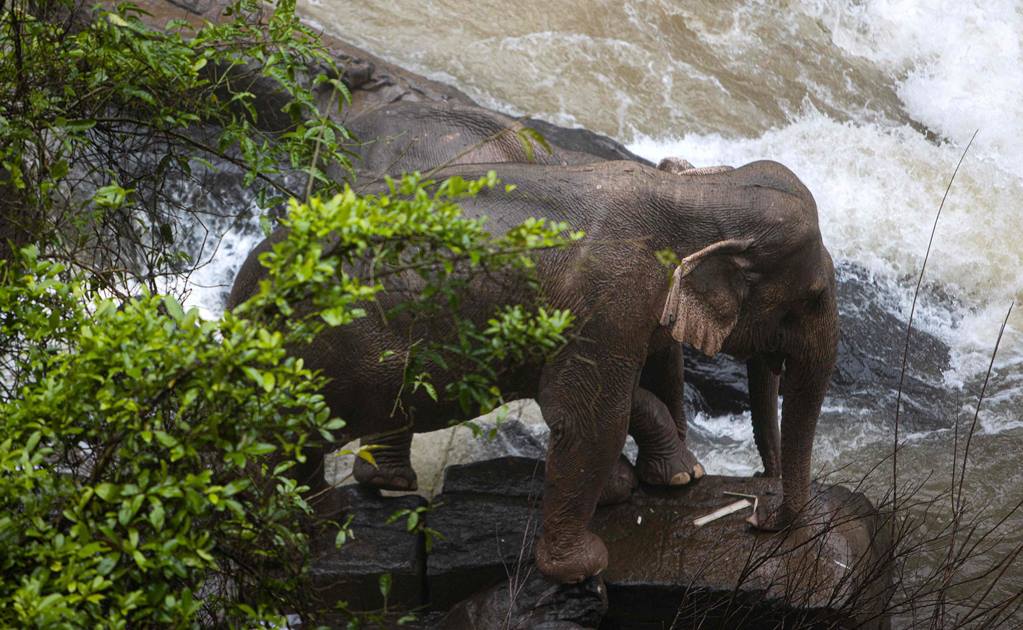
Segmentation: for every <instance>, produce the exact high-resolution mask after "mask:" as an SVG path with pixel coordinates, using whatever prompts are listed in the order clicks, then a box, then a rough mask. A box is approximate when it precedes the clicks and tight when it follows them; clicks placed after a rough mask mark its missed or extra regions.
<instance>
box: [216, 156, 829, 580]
mask: <svg viewBox="0 0 1023 630" xmlns="http://www.w3.org/2000/svg"><path fill="white" fill-rule="evenodd" d="M488 169H489V167H487V166H485V165H483V166H473V165H470V166H460V167H455V168H449V169H445V170H444V171H443V173H442V174H441V175H442V176H445V177H446V176H451V175H459V176H462V177H465V178H467V179H469V178H476V177H478V176H481V175H483V174H485V172H486V171H487V170H488ZM500 177H501V178H502V180H503V182H505V183H507V184H513V185H514V186H515V189H514V190H513V191H512V192H510V193H506V192H504V191H498V190H496V189H495V190H494V191H489V192H484V193H481V194H480V195H479V196H478V197H476V198H475V199H472V200H469V201H466V202H465V203H464V204H463V207H464V211H465V213H466V215H468V216H484V215H489V216H490V217H491V218H490V221H489V223H488V225H490V228H491V230H493V231H496V232H500V231H501V230H505V229H508V228H510V227H512V226H514V225H517V224H519V223H521V222H522V221H524V220H525V219H527V218H529V217H534V216H543V217H549V218H550V219H553V220H557V221H566V222H568V223H569V224H570V225H571V226H572V227H573V228H577V229H581V230H584V231H585V233H586V237H585V238H584V239H583V240H582V241H580V242H579V243H576V244H574V245H573V246H571V247H568V248H565V249H557V250H547V251H543V252H541V253H538V254H537V257H536V278H537V279H538V282H539V284H540V289H541V290H542V291H543V294H544V296H545V298H546V300H547V301H548V302H549V304H550V306H551V307H552V308H569V309H571V310H572V312H573V313H574V314H575V316H576V318H577V319H576V321H577V322H578V325H577V329H576V330H574V331H573V336H572V338H571V339H570V341H569V342H568V344H567V345H566V346H565V347H564V348H563V349H562V350H561V351H559V352H558V353H557V355H556V356H555V357H553V359H551V360H550V361H549V362H548V363H547V364H545V365H542V366H526V367H525V368H523V369H521V370H518V371H515V372H514V373H510V374H509V375H508V376H507V378H506V379H505V382H502V383H500V385H501V387H502V390H503V391H505V392H506V393H509V394H512V393H514V394H517V395H518V396H521V397H531V398H534V399H536V400H537V402H538V403H539V405H540V408H541V411H542V413H543V417H544V419H545V421H546V422H547V424H548V425H549V427H550V429H551V441H550V446H549V453H548V458H547V464H546V466H547V470H546V478H545V487H544V496H543V536H542V538H541V539H540V541H539V542H538V544H537V548H536V560H537V564H538V566H539V568H540V570H541V571H543V573H544V574H546V575H548V576H550V577H552V578H554V579H556V580H559V581H563V582H574V581H578V580H581V579H583V578H585V577H587V576H589V575H593V574H596V573H598V572H600V571H601V570H602V569H604V568H605V567H606V565H607V549H606V547H605V546H604V544H603V542H602V541H601V540H600V539H599V538H598V537H596V536H595V535H594V534H592V533H591V532H589V531H588V529H587V523H588V521H589V519H590V517H591V516H592V515H593V511H594V509H595V507H596V503H597V500H598V497H599V495H600V494H601V491H602V489H603V486H604V485H605V483H606V480H607V479H608V477H609V475H610V473H611V470H612V468H613V467H614V465H615V463H616V461H617V460H618V457H619V454H620V453H621V449H622V445H623V443H624V440H625V435H626V431H627V429H628V424H629V422H630V414H631V413H632V411H633V409H634V406H635V405H634V403H635V401H636V400H640V401H641V404H642V398H643V396H644V395H643V394H637V392H638V391H639V390H637V385H639V384H640V383H641V382H642V379H643V371H644V366H645V365H646V364H647V363H648V361H650V360H651V359H657V358H659V357H663V356H665V354H664V353H665V352H666V351H668V356H670V349H671V348H673V347H677V346H678V344H679V343H680V342H687V343H689V344H690V345H691V346H693V347H694V348H696V349H698V350H700V351H701V352H703V353H704V354H707V355H714V354H716V353H717V352H719V351H724V352H727V353H730V354H732V355H734V356H737V357H742V358H752V360H753V361H754V365H759V366H761V367H763V368H765V369H770V370H772V371H774V372H775V373H777V372H779V371H782V370H784V372H785V383H784V384H785V388H784V389H785V398H784V405H783V409H782V424H781V451H782V453H781V454H782V457H781V469H782V473H783V489H784V497H783V501H782V505H781V507H780V508H779V510H778V511H777V512H776V513H775V514H773V515H772V520H771V521H770V522H769V523H768V524H767V526H768V527H770V528H780V527H783V526H786V525H788V524H791V523H793V522H795V521H796V519H797V516H798V515H799V513H800V511H801V509H802V508H803V507H804V505H805V504H806V502H807V501H808V499H809V496H810V494H809V489H810V455H811V449H812V446H813V437H814V430H815V428H816V423H817V418H818V415H819V413H820V407H821V402H822V400H823V398H824V394H825V391H826V389H827V385H828V381H829V377H830V374H831V371H832V369H833V367H834V362H835V353H836V343H837V335H838V326H837V311H836V305H835V277H834V269H833V266H832V261H831V257H830V255H829V254H828V251H827V249H825V247H824V244H823V242H822V241H821V235H820V231H819V229H818V225H817V210H816V205H815V203H814V200H813V198H812V196H811V195H810V193H809V191H807V189H806V188H805V187H804V186H803V184H802V183H801V182H800V181H799V180H798V179H797V178H796V177H795V175H793V174H792V173H791V172H790V171H789V170H788V169H786V168H785V167H784V166H782V165H780V164H777V163H774V162H755V163H752V164H748V165H746V166H743V167H741V168H737V169H734V170H731V171H727V172H721V173H716V174H712V175H704V176H700V177H679V176H677V175H674V174H672V173H668V172H665V171H661V170H658V169H655V168H651V167H646V166H643V165H639V164H635V163H631V162H602V163H596V164H587V165H581V166H569V167H559V166H542V165H523V164H505V165H502V166H501V168H500ZM279 238H281V234H280V233H277V234H274V235H271V236H270V238H269V239H267V241H264V243H262V244H260V245H259V246H258V247H257V248H256V250H255V251H254V252H253V253H251V254H250V255H249V257H248V259H247V260H246V262H245V263H244V265H243V267H242V269H241V271H240V273H239V275H238V278H237V280H236V281H235V285H234V287H233V289H232V292H231V297H230V304H232V305H233V304H238V303H239V302H240V301H242V300H244V299H245V298H247V297H248V296H249V295H251V294H252V293H253V292H254V291H255V289H256V286H257V284H258V282H259V280H260V278H261V277H262V275H263V273H264V270H263V268H262V267H261V266H260V265H259V263H258V260H257V257H258V255H259V254H260V253H261V252H263V251H266V250H267V249H268V248H269V247H270V246H271V245H272V243H273V242H274V241H275V240H277V239H279ZM663 250H670V251H673V252H675V254H676V255H677V256H678V257H679V259H680V260H681V264H680V265H679V266H678V268H677V269H676V270H675V272H674V275H673V276H672V277H670V278H669V274H668V273H666V270H665V268H664V267H663V265H662V264H661V263H660V262H659V260H658V256H657V252H661V251H663ZM501 284H502V285H504V290H502V291H487V290H481V291H473V292H471V294H470V295H467V299H466V302H465V304H464V309H465V310H466V313H465V315H466V316H470V317H475V318H477V319H482V318H485V317H488V316H490V314H492V313H493V311H494V309H495V308H497V307H498V306H499V305H500V304H506V303H521V302H524V301H527V302H528V297H529V296H531V295H532V293H531V291H530V290H527V289H526V287H516V286H514V283H501ZM488 287H489V285H488ZM397 299H398V298H397V297H393V296H392V295H389V294H387V293H386V292H385V293H384V294H382V295H381V296H380V300H381V301H382V302H383V304H382V306H383V307H384V308H385V309H387V308H389V307H390V306H393V304H394V303H395V302H396V301H397ZM370 312H371V313H375V312H376V311H375V310H371V311H370ZM417 327H418V328H417ZM410 333H411V334H410ZM430 334H431V331H430V330H428V329H424V328H423V326H422V324H417V323H416V322H414V321H409V318H407V317H406V318H403V317H402V316H398V317H394V318H391V319H390V320H388V321H384V320H383V319H382V318H380V317H378V316H376V315H368V316H367V317H364V318H362V319H360V320H357V321H356V322H355V323H353V324H351V325H348V326H343V327H339V328H334V329H330V330H327V331H325V332H323V333H322V334H321V336H320V337H319V338H317V339H316V340H315V341H314V342H313V344H312V345H310V346H309V347H306V348H300V349H297V350H296V352H297V353H298V354H300V355H301V356H302V357H303V358H304V360H305V362H306V364H307V365H308V366H309V367H310V368H312V369H318V370H322V371H323V372H324V373H325V374H327V375H328V376H330V377H332V378H333V380H332V381H331V382H330V383H329V385H328V386H327V388H326V389H325V391H324V397H325V399H326V401H327V403H328V405H329V406H330V408H331V411H332V412H333V413H334V414H335V415H337V416H340V417H341V418H344V419H345V420H346V421H347V422H348V425H347V426H346V427H345V429H343V430H342V431H341V432H340V434H339V435H338V436H337V437H338V439H340V440H349V439H354V438H356V437H360V436H365V435H371V434H378V435H379V434H382V433H386V432H394V434H395V435H407V433H406V432H405V429H406V428H407V427H411V428H412V430H414V431H431V430H435V429H439V428H443V427H445V426H446V425H447V424H448V421H449V420H450V419H451V418H454V417H458V415H459V413H458V407H457V404H456V403H453V402H446V401H444V400H441V401H434V400H433V399H432V398H430V397H429V396H428V395H427V394H426V393H425V392H423V391H422V390H420V391H418V392H410V391H409V390H408V389H407V388H406V389H403V388H402V387H401V385H402V382H403V373H404V363H403V359H402V357H404V356H406V353H407V351H408V350H409V346H410V344H411V343H415V340H416V339H419V338H423V337H424V336H428V335H430ZM385 352H389V353H390V354H387V355H385V354H384V353H385ZM384 356H386V357H387V358H385V359H383V360H381V357H384ZM458 377H459V375H458V374H457V373H449V374H444V375H443V376H440V377H438V378H436V379H435V386H436V387H437V389H438V390H441V389H443V388H444V386H445V385H446V384H447V382H450V381H453V380H454V379H457V378H458ZM764 382H765V383H766V382H770V380H769V379H765V381H764ZM774 382H775V383H776V382H777V381H774ZM677 387H681V383H680V382H679V383H678V385H677ZM396 399H397V400H398V401H400V403H401V404H399V405H395V401H396ZM662 404H663V403H662ZM395 410H396V412H393V413H392V411H395ZM320 482H321V483H322V480H321V481H320Z"/></svg>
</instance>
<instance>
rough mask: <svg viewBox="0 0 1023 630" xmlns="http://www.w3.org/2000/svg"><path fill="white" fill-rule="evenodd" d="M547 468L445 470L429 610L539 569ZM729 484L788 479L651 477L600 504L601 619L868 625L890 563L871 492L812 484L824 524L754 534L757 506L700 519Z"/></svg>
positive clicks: (769, 496) (596, 524) (722, 498)
mask: <svg viewBox="0 0 1023 630" xmlns="http://www.w3.org/2000/svg"><path fill="white" fill-rule="evenodd" d="M542 475H543V469H542V466H538V464H537V462H533V461H530V460H528V459H526V458H504V459H500V460H493V461H489V462H480V463H475V464H469V465H465V466H457V467H451V468H449V469H448V470H447V476H446V480H445V488H447V489H450V490H446V491H445V492H444V493H443V494H442V495H441V496H440V497H438V502H439V503H441V505H440V507H438V508H437V509H435V510H434V511H433V512H432V513H431V515H430V526H431V527H433V528H436V529H438V530H439V531H441V532H442V533H443V534H444V536H445V540H444V541H441V542H438V543H437V545H436V546H435V547H434V550H433V553H432V554H431V555H430V557H429V558H428V562H427V576H428V589H429V591H430V594H431V603H432V605H433V606H434V607H437V608H446V607H449V606H453V605H456V602H458V601H460V600H463V599H465V598H468V597H471V596H473V594H474V593H477V592H479V589H481V588H491V589H493V590H492V591H490V592H491V595H488V596H485V597H483V596H481V597H483V598H484V599H486V598H487V597H493V593H497V592H500V591H501V589H505V590H507V588H508V584H509V583H511V584H516V583H519V582H521V581H522V580H523V577H522V576H528V575H531V574H532V572H535V568H533V565H532V561H531V558H532V543H533V541H534V540H535V536H536V535H537V534H538V530H539V519H540V511H539V504H538V502H537V501H536V500H535V494H534V491H535V489H536V488H537V485H538V484H539V483H540V480H541V479H542ZM724 492H739V493H744V494H756V495H758V496H761V497H763V498H764V499H765V500H766V501H768V502H769V503H770V502H775V501H776V500H777V499H778V498H779V497H780V494H781V488H780V484H779V482H777V481H776V480H768V479H748V478H732V477H706V478H704V479H702V480H700V481H699V482H697V483H695V484H692V485H691V486H689V487H686V488H682V489H670V490H669V489H657V488H651V487H643V488H641V489H640V490H638V491H637V492H635V493H634V494H633V495H632V497H631V498H630V499H629V500H628V501H627V502H625V503H621V504H618V505H613V506H607V507H602V508H599V509H598V510H597V514H596V516H595V517H594V520H593V523H592V529H593V530H594V531H595V532H596V533H598V534H599V535H600V536H601V537H602V538H603V539H604V541H605V543H607V546H608V550H609V553H610V565H609V567H608V569H607V571H606V572H605V573H604V574H603V575H602V577H603V579H604V582H605V584H606V587H607V597H608V601H609V609H608V612H607V614H606V615H605V616H604V619H603V621H602V623H601V625H600V627H601V628H661V627H671V626H672V623H676V626H675V627H680V628H684V627H695V626H696V625H699V624H703V627H735V625H736V624H737V623H739V622H740V621H741V622H742V623H744V624H746V623H752V621H751V620H756V623H755V624H753V625H750V626H748V627H775V625H776V624H778V623H789V622H795V621H802V622H808V623H810V624H811V625H820V626H821V627H825V626H828V625H830V624H833V623H838V624H847V625H857V626H859V625H862V624H863V623H866V622H867V620H868V619H869V618H870V617H871V616H872V615H873V614H874V613H875V612H876V611H878V610H880V608H881V606H882V604H883V601H884V595H885V593H886V587H885V585H886V584H888V583H889V578H890V575H889V567H888V565H887V564H886V563H885V562H884V558H883V556H882V554H881V553H880V552H879V551H878V549H882V548H884V546H883V541H881V540H880V538H879V536H881V534H882V533H883V532H881V531H880V530H879V523H878V522H877V519H876V517H875V516H874V510H873V508H872V507H871V505H870V504H869V502H867V501H866V499H865V498H863V496H862V495H859V494H855V493H852V492H849V491H848V490H846V489H844V488H841V487H827V488H817V489H816V492H817V498H818V502H819V505H818V506H817V508H816V512H819V513H820V514H821V515H827V519H826V520H827V523H828V525H826V526H817V527H816V528H811V531H812V532H814V534H813V535H812V536H810V537H808V539H806V540H804V539H798V540H797V539H796V538H794V537H786V536H784V535H777V534H759V533H754V532H752V531H751V530H750V529H749V527H748V525H747V524H746V523H745V520H744V519H745V518H746V517H747V516H748V515H749V513H750V511H749V510H748V509H747V510H745V511H744V512H740V513H737V514H733V515H731V516H728V517H725V518H723V519H721V520H718V521H715V522H714V523H711V524H709V525H707V526H705V527H703V528H696V527H695V526H694V525H693V522H692V521H693V519H694V518H696V517H698V516H702V515H704V514H707V513H709V512H712V511H714V510H715V509H717V508H720V507H722V506H724V505H726V504H728V503H730V502H732V501H735V500H736V499H735V498H734V497H729V496H727V495H724V494H723V493H724ZM478 602H479V599H478V598H477V603H476V604H472V606H479V603H478ZM467 606H468V605H467ZM879 623H880V622H879ZM757 624H763V626H761V625H757ZM465 627H469V626H465ZM480 627H484V626H480ZM744 627H746V626H744ZM866 627H871V626H870V624H867V626H866ZM873 627H879V626H878V624H874V626H873ZM880 627H883V623H880Z"/></svg>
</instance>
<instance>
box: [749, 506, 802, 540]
mask: <svg viewBox="0 0 1023 630" xmlns="http://www.w3.org/2000/svg"><path fill="white" fill-rule="evenodd" d="M797 521H798V515H797V514H795V513H794V512H793V511H792V510H791V509H789V508H788V507H786V506H785V505H784V504H780V505H777V504H776V505H774V506H773V507H772V506H771V505H770V502H769V501H765V500H761V502H760V505H759V506H757V511H756V512H755V513H754V514H753V516H751V517H750V518H749V519H748V521H747V522H749V524H750V525H751V526H752V527H753V529H755V530H757V531H761V532H783V531H787V530H789V529H791V528H793V527H794V526H797V525H798V523H797Z"/></svg>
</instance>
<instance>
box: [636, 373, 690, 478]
mask: <svg viewBox="0 0 1023 630" xmlns="http://www.w3.org/2000/svg"><path fill="white" fill-rule="evenodd" d="M629 434H630V435H632V437H633V439H635V440H636V446H638V447H639V457H638V458H637V459H636V474H637V475H638V476H639V478H640V479H641V480H642V481H643V482H644V483H648V484H651V485H657V486H681V485H685V484H687V483H689V482H690V481H692V480H693V479H699V478H700V477H702V476H703V474H704V471H703V466H701V465H700V462H699V461H697V459H696V456H695V455H693V454H692V453H691V452H690V451H689V449H688V448H687V447H686V445H685V443H684V442H683V441H682V439H681V437H680V436H679V431H678V427H677V426H676V424H675V420H674V418H672V415H671V413H670V412H669V411H668V407H667V406H666V405H665V404H664V402H663V401H661V399H660V398H658V397H657V396H655V395H654V394H653V393H651V392H650V391H649V390H647V389H644V388H642V387H637V388H636V391H635V393H634V394H633V396H632V409H631V413H630V416H629Z"/></svg>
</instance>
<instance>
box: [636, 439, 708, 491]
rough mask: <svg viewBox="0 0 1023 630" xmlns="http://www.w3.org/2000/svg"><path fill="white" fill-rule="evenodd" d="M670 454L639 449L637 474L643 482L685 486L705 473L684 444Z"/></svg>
mask: <svg viewBox="0 0 1023 630" xmlns="http://www.w3.org/2000/svg"><path fill="white" fill-rule="evenodd" d="M672 451H673V452H672V453H670V454H668V455H659V454H654V455H650V454H648V453H644V452H643V450H642V449H640V451H639V457H638V458H637V459H636V474H637V475H638V476H639V478H640V480H641V481H643V483H647V484H650V485H653V486H684V485H686V484H687V483H689V482H690V481H693V480H695V479H699V478H700V477H702V476H703V475H704V474H705V471H704V470H703V466H702V465H701V464H700V462H699V460H697V459H696V456H695V455H693V453H692V451H690V450H689V449H688V448H686V446H685V444H682V445H681V446H680V447H678V448H677V449H672Z"/></svg>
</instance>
